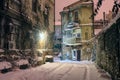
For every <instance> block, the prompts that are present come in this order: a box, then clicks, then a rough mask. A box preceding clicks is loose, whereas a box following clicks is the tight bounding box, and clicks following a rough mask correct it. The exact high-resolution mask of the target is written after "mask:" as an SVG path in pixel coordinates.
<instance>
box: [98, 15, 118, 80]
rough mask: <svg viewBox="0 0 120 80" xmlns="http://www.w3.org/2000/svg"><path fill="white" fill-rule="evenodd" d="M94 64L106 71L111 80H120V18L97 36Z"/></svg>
mask: <svg viewBox="0 0 120 80" xmlns="http://www.w3.org/2000/svg"><path fill="white" fill-rule="evenodd" d="M96 45H97V54H96V63H97V64H98V65H99V66H100V67H101V68H103V69H105V70H106V71H108V72H109V73H110V74H111V76H112V79H113V80H120V17H119V16H118V17H117V18H116V19H115V20H113V21H112V22H111V23H110V25H108V26H107V28H106V29H104V30H103V31H102V32H101V33H100V34H99V35H98V36H97V44H96Z"/></svg>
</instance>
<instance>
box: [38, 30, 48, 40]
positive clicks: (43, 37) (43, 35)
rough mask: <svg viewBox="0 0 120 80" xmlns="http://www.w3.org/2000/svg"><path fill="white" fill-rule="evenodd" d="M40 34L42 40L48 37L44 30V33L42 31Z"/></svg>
mask: <svg viewBox="0 0 120 80" xmlns="http://www.w3.org/2000/svg"><path fill="white" fill-rule="evenodd" d="M39 36H40V39H41V40H44V39H45V37H46V35H45V33H43V32H42V33H40V34H39Z"/></svg>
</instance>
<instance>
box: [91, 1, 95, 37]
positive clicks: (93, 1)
mask: <svg viewBox="0 0 120 80" xmlns="http://www.w3.org/2000/svg"><path fill="white" fill-rule="evenodd" d="M91 2H92V29H93V34H92V37H94V35H95V34H94V33H95V32H94V1H93V0H91Z"/></svg>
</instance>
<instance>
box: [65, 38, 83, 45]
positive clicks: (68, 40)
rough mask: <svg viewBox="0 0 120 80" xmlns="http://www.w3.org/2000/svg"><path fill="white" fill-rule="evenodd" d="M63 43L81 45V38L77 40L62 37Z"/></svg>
mask: <svg viewBox="0 0 120 80" xmlns="http://www.w3.org/2000/svg"><path fill="white" fill-rule="evenodd" d="M63 43H65V44H73V45H74V44H76V43H81V38H77V37H70V38H68V37H63Z"/></svg>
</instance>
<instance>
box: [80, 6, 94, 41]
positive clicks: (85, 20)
mask: <svg viewBox="0 0 120 80" xmlns="http://www.w3.org/2000/svg"><path fill="white" fill-rule="evenodd" d="M91 15H92V6H81V8H80V9H79V20H80V25H82V26H81V30H82V40H86V39H85V32H88V39H90V38H92V34H93V29H92V25H85V24H89V23H92V19H91V18H90V17H91ZM83 24H84V25H83Z"/></svg>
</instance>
